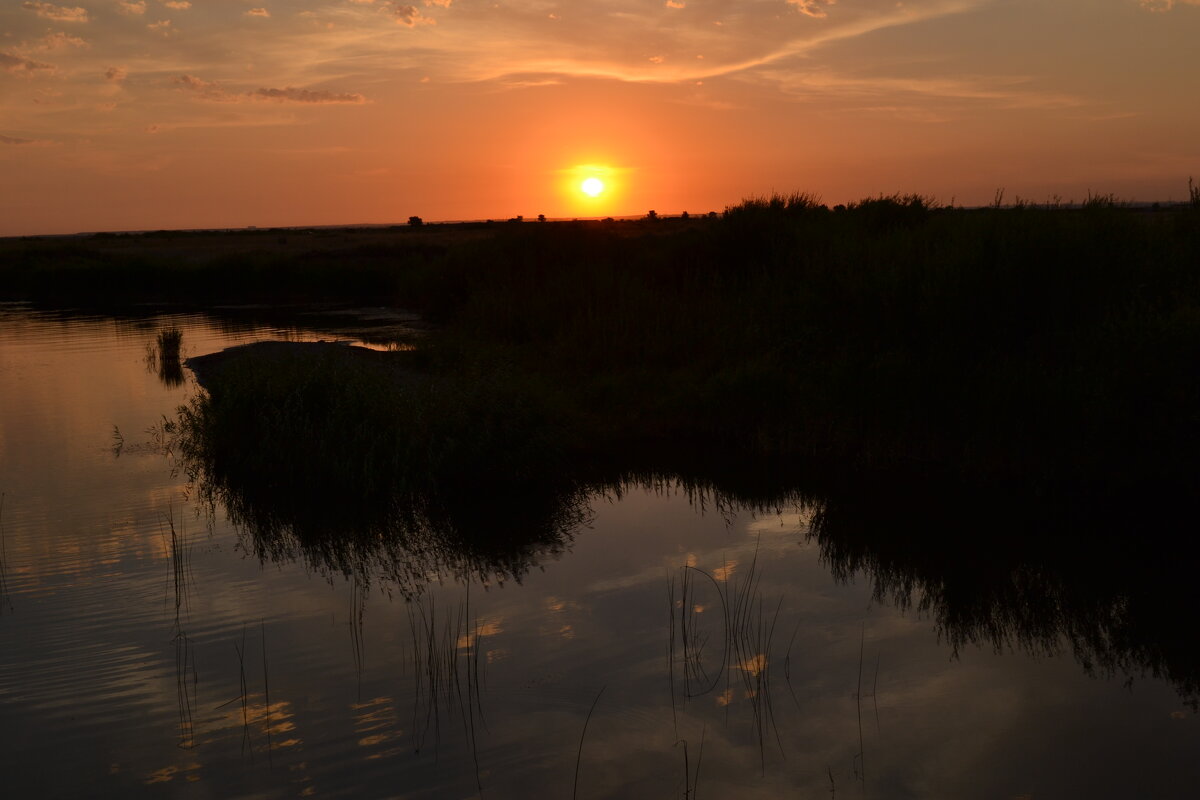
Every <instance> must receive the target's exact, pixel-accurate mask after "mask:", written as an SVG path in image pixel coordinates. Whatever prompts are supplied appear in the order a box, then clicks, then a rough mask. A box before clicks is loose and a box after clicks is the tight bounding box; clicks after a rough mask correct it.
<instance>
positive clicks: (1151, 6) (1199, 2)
mask: <svg viewBox="0 0 1200 800" xmlns="http://www.w3.org/2000/svg"><path fill="white" fill-rule="evenodd" d="M1138 5H1140V6H1141V7H1142V8H1144V9H1146V10H1147V11H1154V12H1162V11H1170V10H1171V9H1173V8H1175V6H1177V5H1180V6H1200V0H1138Z"/></svg>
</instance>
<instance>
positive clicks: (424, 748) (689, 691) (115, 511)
mask: <svg viewBox="0 0 1200 800" xmlns="http://www.w3.org/2000/svg"><path fill="white" fill-rule="evenodd" d="M167 324H174V325H177V326H179V327H180V328H181V329H182V330H183V332H184V336H183V346H184V350H185V355H200V354H203V353H207V352H213V351H216V350H220V349H222V348H224V347H227V346H229V345H232V344H237V343H243V342H248V341H255V340H260V339H272V338H288V339H319V338H330V337H329V335H328V334H327V333H319V332H316V331H315V330H309V331H305V330H303V329H297V328H275V327H270V326H266V325H246V324H239V325H230V324H225V323H219V322H217V321H214V319H212V318H208V317H203V316H199V315H179V316H173V317H155V318H148V319H143V320H140V321H138V320H125V321H119V320H114V319H111V318H107V317H88V316H80V315H70V316H67V315H56V314H49V313H44V312H33V311H31V310H29V309H26V308H24V307H22V306H5V307H2V308H0V493H3V508H2V510H0V581H2V583H0V763H2V764H3V767H4V769H3V773H2V783H0V785H2V786H3V787H4V794H5V796H11V797H27V796H28V797H32V796H44V797H93V796H140V795H165V796H188V797H191V796H195V797H284V796H317V797H327V796H351V797H406V798H407V797H412V798H417V797H430V798H432V797H437V798H455V797H472V796H480V795H481V796H484V797H496V798H502V797H558V798H568V797H579V798H601V797H638V798H640V797H655V798H662V797H677V798H682V797H696V796H700V795H703V796H708V797H738V798H747V797H763V798H768V797H769V798H775V797H805V798H808V797H813V798H816V797H940V798H958V797H964V798H968V797H988V798H992V797H994V798H1017V797H1030V798H1042V797H1089V798H1103V797H1113V798H1127V797H1160V798H1168V797H1194V796H1195V793H1196V787H1197V786H1200V719H1198V718H1197V716H1196V714H1194V713H1193V711H1192V710H1191V708H1190V707H1189V705H1188V701H1189V700H1190V699H1191V698H1192V697H1193V695H1194V689H1195V685H1196V684H1195V681H1196V676H1197V674H1200V670H1198V669H1197V660H1196V657H1195V652H1196V645H1195V642H1194V641H1193V640H1194V639H1195V630H1196V628H1195V619H1196V611H1197V605H1196V603H1195V600H1196V593H1195V590H1194V589H1193V588H1192V586H1193V585H1194V582H1189V581H1188V577H1189V575H1191V574H1193V572H1194V571H1193V570H1192V569H1191V567H1190V566H1189V564H1191V562H1190V561H1188V560H1187V559H1186V558H1185V559H1177V560H1176V561H1175V562H1174V563H1173V564H1171V565H1170V566H1167V567H1162V566H1160V565H1159V563H1158V562H1157V561H1156V560H1154V559H1152V558H1150V557H1149V556H1146V559H1147V560H1146V561H1143V560H1140V559H1141V558H1142V556H1143V555H1144V552H1143V550H1142V549H1141V548H1140V547H1139V545H1138V542H1137V541H1136V540H1137V539H1138V537H1143V536H1145V535H1147V532H1146V531H1141V530H1137V529H1135V528H1131V529H1130V530H1129V533H1128V537H1129V541H1127V542H1125V543H1124V544H1126V545H1128V546H1127V547H1124V546H1123V545H1122V543H1121V542H1119V541H1118V542H1115V543H1113V542H1108V543H1106V544H1105V549H1106V550H1107V551H1109V552H1115V553H1117V555H1116V556H1113V557H1111V558H1107V557H1106V558H1104V559H1099V561H1098V562H1097V563H1093V562H1094V561H1095V560H1096V559H1094V558H1093V556H1092V554H1091V553H1080V554H1079V556H1078V558H1077V559H1076V558H1062V557H1061V554H1060V553H1051V554H1037V555H1035V556H1033V557H1026V556H1025V555H1023V554H1021V553H1017V554H1015V555H1014V553H1013V552H1012V551H1011V550H1008V549H1005V545H1004V544H1003V543H1002V540H1004V539H1006V537H1004V536H1003V535H1000V536H997V534H996V533H995V530H994V526H991V527H988V530H989V531H990V533H989V535H990V536H992V537H993V538H992V539H991V540H989V541H987V542H981V543H980V544H979V546H978V547H977V548H975V549H964V550H961V551H954V552H951V553H950V554H949V555H947V556H946V557H945V558H943V559H941V560H939V561H936V563H932V564H931V563H929V559H927V558H925V557H924V556H920V555H913V553H914V552H915V551H920V549H921V548H922V547H928V546H929V545H928V543H921V542H912V543H909V542H896V541H893V540H891V539H887V538H886V534H887V530H876V528H886V527H888V525H889V524H890V523H889V522H888V520H889V516H890V518H891V519H893V520H895V521H896V522H897V529H898V530H903V529H904V526H903V525H902V524H899V523H901V522H902V521H903V520H904V519H906V518H911V517H912V516H913V515H917V516H919V515H921V514H922V513H923V510H924V508H923V506H924V505H929V504H933V505H937V504H939V503H940V499H939V498H938V497H936V496H934V497H932V498H931V497H928V496H926V497H923V498H921V499H912V500H911V501H910V502H908V503H906V504H898V505H896V506H895V507H893V508H887V509H879V508H874V509H870V511H871V513H869V514H857V513H855V509H853V508H850V509H847V508H846V507H845V506H844V505H843V506H839V507H838V508H836V509H833V508H831V507H826V506H824V505H822V504H821V503H815V504H804V505H800V506H797V505H795V504H793V505H786V504H785V505H784V506H783V507H779V508H766V509H764V508H762V507H757V508H754V509H748V508H746V507H745V505H739V504H738V503H736V502H734V501H732V500H730V499H729V498H727V497H725V496H723V495H722V494H721V492H720V491H719V490H714V491H700V490H697V489H696V488H695V486H694V485H693V484H689V485H692V489H691V490H685V489H684V488H682V486H681V485H680V483H679V482H677V481H675V480H672V479H671V478H669V477H660V478H657V479H654V480H651V479H647V478H643V479H640V480H634V479H629V480H626V481H624V482H614V483H613V484H611V485H608V486H604V487H601V488H597V489H596V491H595V492H594V493H593V494H592V495H591V496H589V497H587V498H586V502H584V503H583V504H582V505H580V506H578V507H574V508H573V510H572V513H571V514H568V515H566V516H564V517H562V518H561V519H560V520H559V523H558V528H557V529H556V530H555V531H554V535H553V536H552V537H550V538H549V539H547V538H546V537H545V536H541V537H540V538H538V540H537V542H536V543H535V544H533V545H531V546H529V547H527V548H524V549H522V550H521V556H520V558H517V559H510V560H508V561H506V562H505V563H503V564H499V565H497V566H496V567H495V568H494V569H488V568H487V567H486V565H484V566H483V567H482V568H481V567H480V565H479V563H478V557H477V556H476V557H475V561H473V562H472V563H473V564H474V566H473V567H472V569H474V573H473V574H474V577H472V578H467V579H464V578H462V577H461V569H456V568H454V567H453V566H446V564H447V563H448V562H447V559H446V554H445V553H444V552H442V551H441V550H439V551H438V552H435V553H430V552H413V553H411V554H407V555H406V552H405V550H404V549H403V548H402V547H391V546H388V545H387V543H381V544H380V546H379V548H378V549H371V548H368V550H370V552H363V551H362V549H361V548H362V545H361V543H359V544H356V545H355V547H356V548H358V549H357V550H355V551H354V552H348V551H346V550H343V549H342V548H340V547H339V546H338V545H337V544H336V543H328V542H325V543H320V544H313V543H312V542H311V541H310V542H308V543H306V544H294V545H293V546H290V547H288V546H279V542H278V539H275V540H272V542H273V544H272V543H270V542H268V543H266V544H264V542H263V541H262V539H261V538H259V536H258V532H256V531H255V530H253V529H250V528H249V527H246V526H237V525H234V524H232V523H231V522H229V520H228V519H227V517H226V514H225V512H224V509H223V508H222V507H221V505H220V504H219V503H218V504H217V505H216V506H215V507H211V508H210V507H207V506H206V505H205V504H204V503H202V502H200V501H199V500H198V498H199V497H200V496H201V494H202V492H201V491H200V488H201V487H197V486H194V485H191V486H189V481H188V478H187V475H186V470H182V469H181V467H180V463H179V461H178V460H177V457H176V455H175V454H169V453H166V452H165V451H164V449H163V447H162V446H161V445H162V438H163V437H162V435H161V431H162V428H161V424H162V423H163V422H164V421H170V420H172V419H174V415H175V412H176V409H177V407H179V406H180V405H182V404H184V403H186V402H187V401H188V400H189V398H190V397H191V396H192V395H194V393H196V392H197V391H199V389H198V388H197V387H196V385H195V382H194V380H193V378H192V376H191V375H190V373H185V374H184V375H183V376H182V377H183V379H184V380H183V382H182V383H180V384H179V385H172V384H173V383H174V380H172V378H171V375H170V371H169V370H168V371H166V373H165V374H164V372H163V370H161V369H160V368H159V367H160V365H159V364H157V363H156V362H155V360H154V359H153V358H148V352H147V346H148V345H149V344H151V342H152V340H153V339H154V336H155V334H156V333H157V331H158V330H159V329H160V328H161V327H163V326H165V325H167ZM863 502H864V503H865V502H868V501H863ZM485 511H486V510H485ZM1002 511H1003V509H998V508H996V507H978V508H977V509H975V511H974V512H972V513H973V514H977V515H978V520H979V521H981V522H983V521H987V520H989V519H993V518H995V517H996V515H997V514H998V513H1001V512H1002ZM498 513H499V512H498ZM847 519H849V520H859V521H860V522H861V521H862V520H866V521H867V522H865V523H863V524H858V525H856V524H853V523H851V522H846V520H847ZM839 520H840V521H841V523H840V524H841V526H842V527H841V528H840V531H841V532H842V533H844V535H841V534H840V533H839V528H838V527H837V526H838V524H839ZM975 521H976V520H974V518H964V519H962V520H961V522H962V536H963V537H964V538H970V536H971V535H972V529H973V525H974V522H975ZM822 526H825V527H822ZM872 526H874V528H872ZM985 527H987V526H985ZM864 528H867V529H869V530H864ZM1012 533H1013V537H1014V538H1018V539H1019V538H1021V536H1020V534H1021V531H1019V530H1016V529H1015V528H1014V530H1013V531H1012ZM1075 533H1080V532H1079V531H1075ZM1083 533H1085V534H1086V531H1085V532H1083ZM1151 533H1152V532H1151ZM880 541H883V542H886V543H887V544H884V545H880V544H879V542H880ZM439 547H441V548H442V549H444V547H445V545H444V543H443V544H441V545H439ZM906 548H907V549H906ZM1149 549H1154V548H1153V547H1151V548H1149ZM947 559H948V561H947ZM449 561H450V562H452V561H453V557H451V558H450V559H449ZM1076 562H1078V565H1083V566H1081V569H1082V574H1076V573H1074V572H1072V569H1073V568H1074V567H1073V565H1075V564H1076ZM948 563H949V564H950V567H948V566H947V564H948ZM460 567H461V565H460ZM951 568H952V569H951ZM948 570H949V571H948ZM503 576H507V578H505V577H503ZM877 590H879V591H877ZM897 601H898V602H897ZM1153 673H1158V674H1159V675H1161V676H1162V677H1159V678H1156V677H1154V674H1153Z"/></svg>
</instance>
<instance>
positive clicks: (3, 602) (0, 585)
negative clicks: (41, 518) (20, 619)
mask: <svg viewBox="0 0 1200 800" xmlns="http://www.w3.org/2000/svg"><path fill="white" fill-rule="evenodd" d="M4 499H5V495H4V494H3V493H2V492H0V614H2V613H4V609H5V608H7V609H9V610H10V611H11V610H12V601H11V600H10V599H9V596H8V550H7V544H6V541H5V533H4Z"/></svg>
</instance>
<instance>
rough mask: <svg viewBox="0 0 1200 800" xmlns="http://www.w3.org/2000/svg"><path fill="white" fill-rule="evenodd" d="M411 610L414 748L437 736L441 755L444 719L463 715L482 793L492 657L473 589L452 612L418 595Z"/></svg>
mask: <svg viewBox="0 0 1200 800" xmlns="http://www.w3.org/2000/svg"><path fill="white" fill-rule="evenodd" d="M406 609H407V611H408V622H409V633H410V635H411V647H412V666H413V677H414V686H413V718H412V728H411V729H412V738H413V747H414V750H415V751H416V752H418V753H419V752H421V750H422V749H423V748H425V747H426V746H427V744H428V743H429V742H430V739H432V744H433V747H434V751H435V753H436V752H437V750H438V749H439V747H440V744H441V739H442V725H443V722H444V721H445V722H449V721H450V720H451V719H453V718H454V717H455V716H457V717H458V719H459V721H460V722H461V725H462V728H463V731H464V733H465V734H466V736H467V742H468V744H469V746H470V748H471V757H472V761H473V763H474V766H475V785H476V789H477V790H478V791H479V793H480V794H481V795H482V793H483V780H482V774H481V771H480V766H479V747H478V727H477V726H480V725H482V726H483V727H485V728H486V722H485V720H484V713H483V695H482V691H481V687H482V685H483V682H484V670H483V665H484V664H486V662H487V658H486V656H485V655H484V656H481V654H482V653H486V650H484V649H483V648H482V646H481V639H482V638H483V635H484V634H483V631H482V628H481V626H480V625H479V621H478V620H477V619H473V618H472V617H471V606H470V590H469V588H468V590H467V592H466V594H465V597H464V600H463V602H462V603H460V604H457V605H454V606H452V607H451V608H450V609H449V610H448V611H444V612H441V611H439V609H438V605H437V599H436V597H430V598H429V599H428V603H426V602H425V601H424V600H423V599H421V598H417V599H415V600H412V601H410V602H409V603H408V604H407V606H406ZM455 712H457V715H456V714H455Z"/></svg>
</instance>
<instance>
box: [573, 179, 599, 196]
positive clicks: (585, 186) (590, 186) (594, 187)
mask: <svg viewBox="0 0 1200 800" xmlns="http://www.w3.org/2000/svg"><path fill="white" fill-rule="evenodd" d="M579 191H581V192H583V193H584V194H586V195H587V196H588V197H599V196H600V193H601V192H603V191H604V181H602V180H600V179H599V178H594V177H593V178H588V179H586V180H585V181H584V182H583V183H581V184H579Z"/></svg>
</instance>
